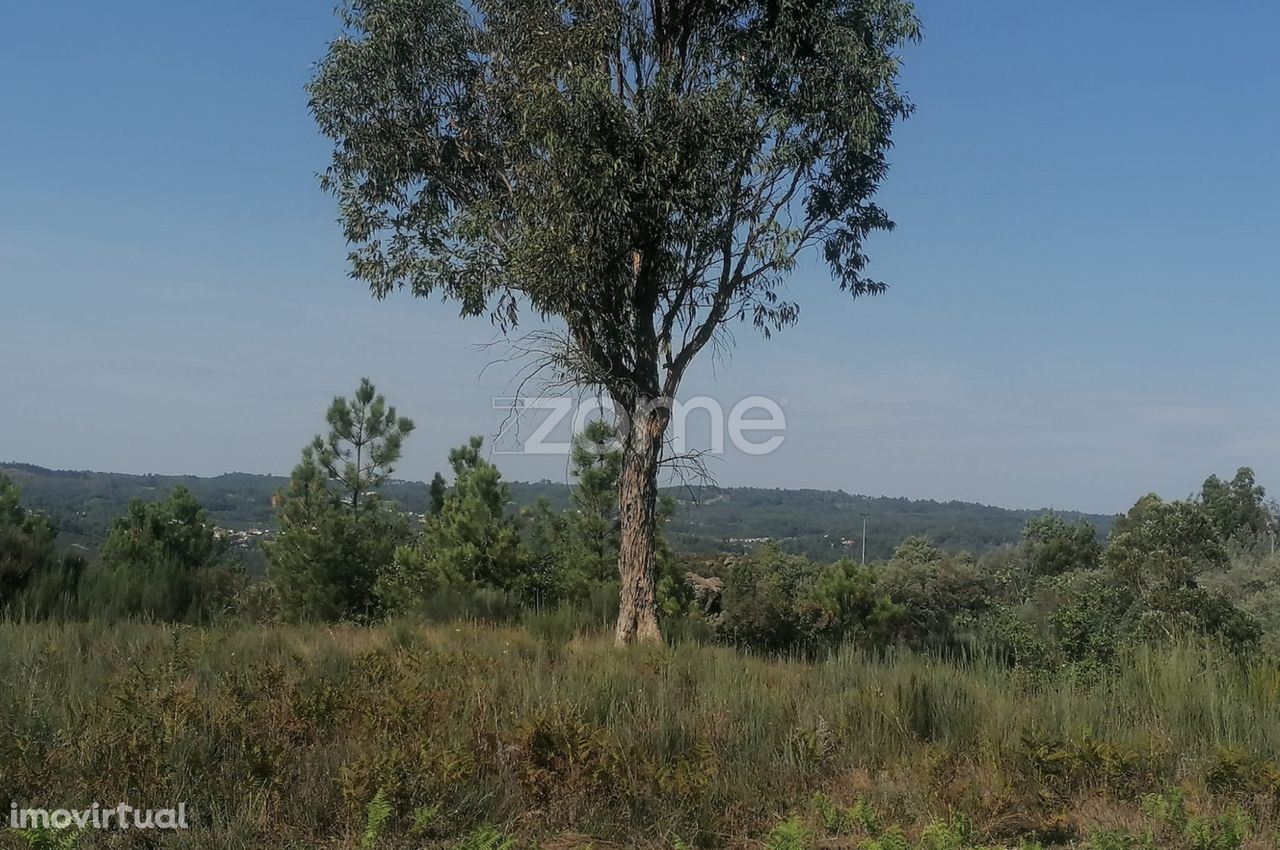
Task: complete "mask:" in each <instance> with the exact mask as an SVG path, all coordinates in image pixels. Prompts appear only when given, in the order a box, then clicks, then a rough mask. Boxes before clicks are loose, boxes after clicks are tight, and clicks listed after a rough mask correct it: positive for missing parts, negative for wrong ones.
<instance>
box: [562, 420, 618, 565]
mask: <svg viewBox="0 0 1280 850" xmlns="http://www.w3.org/2000/svg"><path fill="white" fill-rule="evenodd" d="M617 440H618V430H617V428H616V427H614V426H613V425H612V424H611V423H608V422H605V421H603V420H599V419H596V420H593V421H591V422H589V423H587V425H586V427H585V428H584V429H583V430H582V433H580V434H578V435H577V436H576V437H575V438H574V441H573V448H572V452H571V455H570V463H571V465H572V467H571V471H570V474H571V475H572V477H573V479H574V487H573V507H574V512H573V513H572V515H571V517H570V519H569V526H570V531H571V534H572V537H571V541H572V543H571V545H572V547H573V549H574V550H575V551H574V552H573V554H574V556H575V557H576V558H577V559H579V560H580V569H582V571H583V572H584V573H585V574H586V575H587V576H589V577H590V578H592V579H594V580H596V581H608V580H611V579H613V578H615V577H616V576H617V574H618V544H619V533H620V528H619V524H618V477H619V475H621V474H622V450H621V448H619V445H618V442H617Z"/></svg>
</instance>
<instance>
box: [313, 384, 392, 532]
mask: <svg viewBox="0 0 1280 850" xmlns="http://www.w3.org/2000/svg"><path fill="white" fill-rule="evenodd" d="M325 419H327V420H328V422H329V434H328V436H327V437H321V436H319V435H317V436H316V438H315V440H314V441H313V442H312V444H311V448H312V451H313V453H314V459H315V461H316V463H318V464H319V465H320V466H321V467H323V468H324V470H325V471H326V472H328V474H329V478H330V479H331V480H332V481H334V482H335V483H336V484H338V485H339V487H340V488H341V489H342V491H343V499H344V500H345V501H346V502H347V503H348V504H349V505H350V506H351V510H352V512H353V513H355V514H357V515H358V514H360V513H361V511H362V510H366V509H371V508H372V507H373V504H372V503H373V502H374V501H375V500H376V499H377V497H378V489H379V488H380V487H381V486H382V485H383V484H385V483H386V481H387V479H388V478H389V477H390V476H391V473H392V472H393V471H394V467H395V464H396V463H397V462H399V460H400V453H401V450H402V446H403V443H404V438H405V437H407V436H408V435H409V434H410V433H411V432H412V431H413V428H414V425H413V420H412V419H409V418H408V417H406V416H397V415H396V409H395V408H394V407H391V406H388V405H387V400H386V398H385V397H384V396H383V395H382V394H381V393H379V392H378V391H377V388H376V387H374V385H373V382H372V381H370V380H369V379H368V378H361V379H360V386H359V388H357V389H356V392H355V396H354V397H353V398H352V399H351V400H348V399H347V398H345V397H344V396H336V397H335V398H334V399H333V402H332V403H331V404H330V405H329V411H328V413H326V414H325Z"/></svg>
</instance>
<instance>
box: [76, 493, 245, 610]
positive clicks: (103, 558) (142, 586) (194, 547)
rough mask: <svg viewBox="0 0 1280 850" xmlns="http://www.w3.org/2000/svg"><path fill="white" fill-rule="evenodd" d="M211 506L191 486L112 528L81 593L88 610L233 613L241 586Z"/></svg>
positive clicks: (138, 507)
mask: <svg viewBox="0 0 1280 850" xmlns="http://www.w3.org/2000/svg"><path fill="white" fill-rule="evenodd" d="M226 553H227V546H226V543H225V542H224V541H222V540H220V539H219V538H218V537H217V535H215V534H214V531H213V526H212V524H211V523H210V522H209V521H208V517H207V516H206V514H205V511H204V508H203V507H201V505H200V503H199V502H197V501H196V499H195V497H194V496H192V495H191V493H190V491H188V490H187V489H186V488H185V487H176V488H175V489H174V490H173V492H172V493H170V494H169V496H168V497H167V498H165V499H163V500H161V501H159V502H142V501H138V500H135V501H133V502H132V503H130V505H129V511H128V513H127V514H125V515H124V516H122V517H120V518H118V519H117V520H116V521H115V522H114V523H112V526H111V532H110V534H108V535H107V539H106V541H105V542H104V543H103V544H102V548H101V550H99V553H98V561H99V563H98V565H97V566H96V568H95V569H93V570H91V571H89V572H88V573H87V574H86V576H85V579H84V584H83V587H82V589H81V593H80V603H81V604H80V607H81V610H82V611H84V612H85V613H90V614H93V613H100V614H104V615H106V616H112V617H142V618H145V619H157V620H171V621H184V622H198V621H205V620H208V619H210V618H212V617H214V616H216V615H219V614H221V613H223V612H224V611H226V610H227V609H228V608H229V606H230V605H231V602H232V599H233V598H234V597H235V594H236V591H237V589H238V587H239V584H240V577H239V570H238V569H237V568H236V567H235V565H233V564H231V563H229V562H228V561H227V559H226Z"/></svg>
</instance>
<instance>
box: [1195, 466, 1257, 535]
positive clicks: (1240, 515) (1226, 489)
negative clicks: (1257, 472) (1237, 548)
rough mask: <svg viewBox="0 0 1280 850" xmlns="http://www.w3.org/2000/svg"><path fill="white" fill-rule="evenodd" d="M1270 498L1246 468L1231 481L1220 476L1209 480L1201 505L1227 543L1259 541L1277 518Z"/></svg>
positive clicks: (1201, 489)
mask: <svg viewBox="0 0 1280 850" xmlns="http://www.w3.org/2000/svg"><path fill="white" fill-rule="evenodd" d="M1266 495H1267V492H1266V490H1264V489H1263V488H1262V487H1260V486H1258V484H1257V481H1256V480H1255V479H1254V475H1253V470H1252V469H1250V468H1249V467H1247V466H1242V467H1240V468H1239V469H1238V470H1236V474H1235V477H1234V478H1232V479H1231V480H1230V481H1223V480H1222V479H1220V478H1218V476H1216V475H1210V476H1209V477H1208V478H1206V479H1205V482H1204V485H1203V486H1202V487H1201V488H1200V504H1201V505H1202V506H1203V507H1204V510H1205V513H1206V514H1208V515H1209V518H1210V520H1211V521H1212V522H1213V527H1214V529H1215V530H1216V531H1217V533H1218V538H1219V539H1220V540H1222V541H1224V542H1226V541H1228V540H1239V539H1247V538H1250V537H1256V536H1258V535H1260V534H1263V533H1265V532H1266V531H1268V530H1270V529H1271V527H1272V525H1273V523H1274V518H1273V517H1272V515H1271V511H1270V510H1269V509H1268V507H1267V504H1266V502H1265V499H1266Z"/></svg>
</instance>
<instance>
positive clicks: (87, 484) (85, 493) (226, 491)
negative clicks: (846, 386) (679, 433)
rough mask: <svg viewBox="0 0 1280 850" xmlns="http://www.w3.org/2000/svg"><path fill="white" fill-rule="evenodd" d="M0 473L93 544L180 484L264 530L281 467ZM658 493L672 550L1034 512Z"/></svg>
mask: <svg viewBox="0 0 1280 850" xmlns="http://www.w3.org/2000/svg"><path fill="white" fill-rule="evenodd" d="M0 472H2V473H4V474H5V475H7V476H8V477H9V478H11V479H12V480H13V481H14V483H16V484H17V485H18V486H20V487H21V488H22V492H23V499H24V502H25V503H26V504H27V505H29V506H30V507H31V508H33V509H35V510H38V511H41V512H43V513H46V514H48V515H49V517H50V518H51V519H53V520H54V521H55V522H56V523H57V525H58V528H59V532H60V535H61V539H62V541H63V543H64V545H78V546H80V547H84V548H85V550H88V551H91V550H94V549H96V548H97V547H98V546H99V545H100V544H101V543H102V541H103V540H104V539H105V538H106V535H107V531H108V530H109V528H110V526H111V521H112V520H113V519H114V518H115V517H117V516H119V515H120V514H122V513H124V512H125V510H126V509H127V507H128V505H129V502H130V501H131V500H132V499H143V500H155V499H158V498H160V497H162V496H164V495H165V494H166V493H168V492H169V491H171V490H172V489H173V488H174V487H177V486H179V485H181V486H183V487H185V488H187V489H188V490H189V491H190V492H191V494H192V495H193V496H195V498H196V499H197V500H198V501H199V502H200V503H201V505H203V506H204V509H205V510H206V511H207V512H208V515H209V519H210V521H212V522H213V523H215V524H216V525H219V526H222V527H224V528H229V529H237V530H245V529H251V528H258V529H274V528H275V527H276V512H275V510H274V509H273V508H272V496H273V495H274V494H275V493H276V492H278V491H279V490H281V489H282V488H284V487H285V486H287V484H288V481H289V480H288V478H286V477H281V476H274V475H252V474H248V473H243V472H233V473H228V474H226V475H218V476H215V477H211V478H202V477H198V476H193V475H130V474H124V473H115V472H90V471H72V470H53V469H46V468H44V467H41V466H35V465H33V464H28V463H17V462H9V463H3V462H0ZM509 486H510V489H511V502H512V509H513V510H518V509H519V508H521V507H529V506H531V505H533V504H535V503H536V502H537V501H538V500H539V499H546V500H547V502H548V503H550V505H551V506H553V507H555V508H557V509H562V508H565V507H567V506H568V505H569V504H570V500H571V490H572V487H571V485H569V484H562V483H556V482H552V481H545V480H544V481H539V482H532V483H525V482H518V481H513V482H510V485H509ZM383 493H384V495H385V496H386V498H387V500H388V501H390V502H393V503H395V504H397V505H399V506H401V508H402V509H403V510H406V511H409V512H412V513H425V512H426V510H427V507H428V503H429V500H430V486H429V485H428V484H426V483H422V482H415V481H402V480H391V481H388V482H387V483H386V485H385V486H384V488H383ZM664 495H667V496H670V497H671V498H673V499H675V500H676V505H677V509H676V510H675V511H674V513H673V514H672V516H671V521H670V523H669V526H668V532H667V533H668V537H669V538H670V540H671V543H672V545H673V546H674V547H675V548H676V549H677V550H678V551H682V552H694V553H712V552H722V551H746V550H747V549H749V548H751V547H752V545H753V544H754V543H758V542H760V540H761V539H763V538H769V539H771V540H776V541H778V542H779V544H780V545H781V546H782V547H783V548H784V549H785V550H786V551H788V552H794V553H797V554H804V555H808V556H810V557H814V558H834V557H838V556H840V555H860V552H861V539H862V514H864V513H865V514H866V515H867V517H866V519H867V557H868V558H869V559H873V560H876V559H882V558H887V557H888V556H889V555H890V554H891V553H892V552H893V549H894V547H895V546H897V545H898V543H900V542H901V541H902V540H904V539H905V538H907V537H911V536H913V535H920V536H923V537H927V538H929V540H931V541H933V543H934V544H935V545H937V546H939V547H940V548H942V549H944V550H947V551H961V550H964V551H968V552H973V553H975V554H981V553H983V552H987V551H989V550H991V549H994V548H996V547H999V546H1002V545H1005V544H1009V543H1014V542H1016V541H1017V540H1018V537H1019V535H1020V534H1021V533H1022V528H1023V526H1024V525H1025V524H1026V522H1027V520H1028V519H1030V518H1031V517H1033V516H1036V515H1038V514H1040V513H1043V512H1044V509H1040V510H1009V509H1005V508H997V507H990V506H988V505H979V504H974V503H970V502H955V501H952V502H936V501H932V500H914V499H905V498H890V497H885V496H861V495H852V494H849V493H845V492H843V491H839V490H836V491H833V490H786V489H780V488H763V487H725V488H722V487H715V486H703V487H678V488H675V487H673V488H668V489H667V490H665V491H664ZM1057 513H1058V514H1059V515H1060V516H1062V517H1064V518H1066V519H1069V520H1073V521H1074V520H1077V519H1083V520H1086V521H1088V522H1089V523H1090V524H1091V525H1093V527H1094V528H1095V529H1096V530H1097V532H1098V534H1099V536H1100V537H1105V536H1106V534H1107V532H1108V531H1109V530H1110V528H1111V523H1112V521H1113V519H1114V517H1111V516H1107V515H1103V514H1085V513H1079V512H1075V511H1057Z"/></svg>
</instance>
